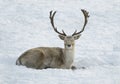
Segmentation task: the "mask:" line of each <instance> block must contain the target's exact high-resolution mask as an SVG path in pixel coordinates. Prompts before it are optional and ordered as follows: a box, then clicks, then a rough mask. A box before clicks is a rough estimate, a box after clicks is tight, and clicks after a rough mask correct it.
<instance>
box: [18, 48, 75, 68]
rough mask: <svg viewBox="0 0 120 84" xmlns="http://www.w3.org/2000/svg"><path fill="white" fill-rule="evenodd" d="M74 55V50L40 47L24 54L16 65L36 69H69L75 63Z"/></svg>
mask: <svg viewBox="0 0 120 84" xmlns="http://www.w3.org/2000/svg"><path fill="white" fill-rule="evenodd" d="M73 53H74V52H73V50H64V49H63V48H58V47H38V48H33V49H30V50H28V51H26V52H24V53H23V54H22V55H21V56H20V57H19V58H18V60H17V61H16V64H17V65H24V66H27V67H30V68H35V69H44V68H64V69H65V68H67V69H69V68H71V66H72V63H73V57H74V56H73V55H74V54H73ZM65 55H67V56H65Z"/></svg>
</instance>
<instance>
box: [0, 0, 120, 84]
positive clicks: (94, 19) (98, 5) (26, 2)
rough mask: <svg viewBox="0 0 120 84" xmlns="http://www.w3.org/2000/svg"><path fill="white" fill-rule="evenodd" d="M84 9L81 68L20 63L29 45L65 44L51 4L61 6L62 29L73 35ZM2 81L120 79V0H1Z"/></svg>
mask: <svg viewBox="0 0 120 84" xmlns="http://www.w3.org/2000/svg"><path fill="white" fill-rule="evenodd" d="M80 9H86V10H87V11H89V14H90V18H89V20H88V21H89V22H88V24H87V26H86V29H85V31H84V32H83V33H82V36H81V37H80V39H79V40H77V41H76V48H75V59H74V64H75V65H76V66H77V68H78V69H77V70H74V71H72V70H67V69H43V70H35V69H30V68H26V67H24V66H16V65H15V62H16V60H17V58H18V57H19V56H20V55H21V54H22V53H23V52H24V51H26V50H28V49H31V48H34V47H39V46H49V47H64V46H63V42H62V40H60V39H59V38H58V35H57V34H56V33H55V32H54V30H53V29H52V27H51V24H50V20H49V11H50V10H54V11H55V10H56V11H57V13H56V16H55V24H56V26H57V28H58V30H59V31H61V30H62V29H64V31H65V32H66V33H67V34H68V35H70V34H72V33H73V32H74V31H75V30H76V29H77V30H78V31H79V30H80V29H81V28H82V26H83V23H84V18H83V14H82V12H81V11H80ZM80 67H86V69H80ZM0 84H120V0H0Z"/></svg>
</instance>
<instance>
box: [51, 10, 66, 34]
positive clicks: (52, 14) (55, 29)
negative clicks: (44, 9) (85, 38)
mask: <svg viewBox="0 0 120 84" xmlns="http://www.w3.org/2000/svg"><path fill="white" fill-rule="evenodd" d="M52 12H53V11H50V21H51V25H52V27H53V29H54V31H55V32H57V33H58V34H60V35H64V36H66V34H65V32H64V30H62V32H63V33H61V32H59V31H58V30H57V28H56V27H55V25H54V16H55V14H56V11H55V12H53V13H52Z"/></svg>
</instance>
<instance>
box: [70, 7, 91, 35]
mask: <svg viewBox="0 0 120 84" xmlns="http://www.w3.org/2000/svg"><path fill="white" fill-rule="evenodd" d="M81 11H82V13H83V15H84V18H85V22H84V25H83V28H82V30H81V31H79V32H77V30H75V32H74V33H73V34H72V36H74V35H77V34H80V33H82V32H83V31H84V29H85V26H86V24H87V22H88V17H89V15H88V14H89V12H87V11H86V10H84V9H81Z"/></svg>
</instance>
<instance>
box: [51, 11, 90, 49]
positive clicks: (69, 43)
mask: <svg viewBox="0 0 120 84" xmlns="http://www.w3.org/2000/svg"><path fill="white" fill-rule="evenodd" d="M81 11H82V13H83V15H84V18H85V21H84V25H83V28H82V30H81V31H79V32H77V30H75V32H74V33H73V34H72V35H70V36H68V35H66V33H65V32H64V30H62V32H59V31H58V30H57V27H55V26H54V16H55V14H56V11H54V12H53V11H50V21H51V25H52V27H53V29H54V31H55V32H56V33H58V34H59V37H60V39H61V40H64V45H65V48H66V49H72V48H73V47H74V44H75V42H74V41H75V40H77V39H79V37H80V36H81V33H82V32H83V31H84V29H85V26H86V24H87V21H88V20H87V19H88V17H89V15H88V12H87V11H86V10H84V9H81Z"/></svg>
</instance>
